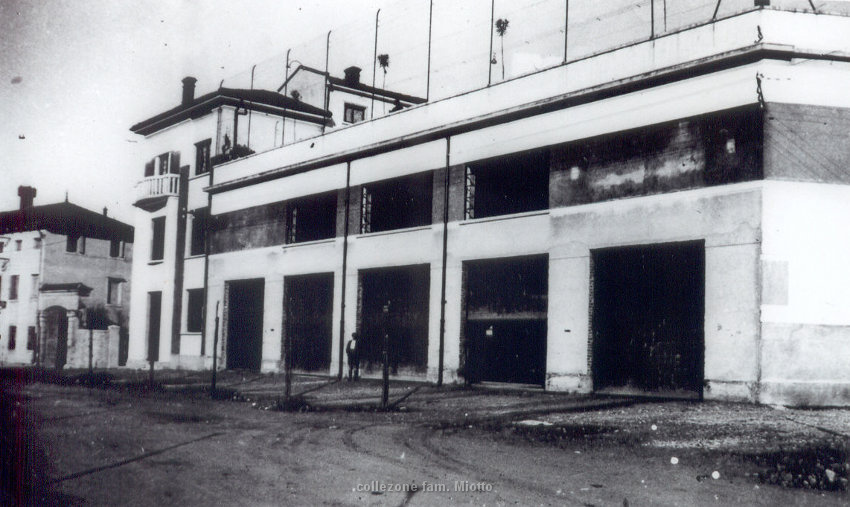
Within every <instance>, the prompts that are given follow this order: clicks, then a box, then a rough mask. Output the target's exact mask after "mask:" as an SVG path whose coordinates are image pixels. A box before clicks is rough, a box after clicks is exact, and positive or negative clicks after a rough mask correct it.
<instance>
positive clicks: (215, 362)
mask: <svg viewBox="0 0 850 507" xmlns="http://www.w3.org/2000/svg"><path fill="white" fill-rule="evenodd" d="M220 302H221V301H216V302H215V329H214V331H213V367H212V386H211V388H210V396H212V397H215V374H216V370H217V369H218V305H219V303H220Z"/></svg>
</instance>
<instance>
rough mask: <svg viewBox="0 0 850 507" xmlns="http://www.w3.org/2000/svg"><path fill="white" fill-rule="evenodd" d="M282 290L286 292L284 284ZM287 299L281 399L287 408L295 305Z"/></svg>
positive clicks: (289, 393) (290, 377) (290, 299)
mask: <svg viewBox="0 0 850 507" xmlns="http://www.w3.org/2000/svg"><path fill="white" fill-rule="evenodd" d="M283 290H284V291H286V285H285V284H284V288H283ZM288 299H289V300H288V301H287V303H288V304H287V309H286V326H285V327H284V331H283V332H284V333H286V336H285V337H284V340H283V385H284V388H283V399H284V400H285V402H286V404H287V406H288V405H289V397H290V396H291V395H292V318H293V316H292V306H293V305H294V304H295V301H294V299H295V298H293V297H292V295H291V294H290V295H289V296H288Z"/></svg>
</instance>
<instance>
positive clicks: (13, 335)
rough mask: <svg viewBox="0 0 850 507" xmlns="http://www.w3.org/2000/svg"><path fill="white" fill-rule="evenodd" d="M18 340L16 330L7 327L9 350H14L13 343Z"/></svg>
mask: <svg viewBox="0 0 850 507" xmlns="http://www.w3.org/2000/svg"><path fill="white" fill-rule="evenodd" d="M17 338H18V328H17V327H16V326H9V350H15V341H16V340H17Z"/></svg>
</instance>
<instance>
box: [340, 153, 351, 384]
mask: <svg viewBox="0 0 850 507" xmlns="http://www.w3.org/2000/svg"><path fill="white" fill-rule="evenodd" d="M350 210H351V161H348V162H346V163H345V223H344V224H343V226H342V227H343V233H342V275H341V276H340V278H341V280H340V297H339V301H340V304H339V306H340V308H339V368H338V371H337V376H336V378H337V380H339V381H340V382H342V359H343V354H344V352H345V278H346V276H347V275H346V269H347V268H348V220H349V216H350V213H351V211H350Z"/></svg>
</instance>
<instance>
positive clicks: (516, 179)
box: [464, 150, 549, 219]
mask: <svg viewBox="0 0 850 507" xmlns="http://www.w3.org/2000/svg"><path fill="white" fill-rule="evenodd" d="M464 183H465V184H464V187H465V191H466V195H465V196H464V217H465V218H466V219H471V218H485V217H492V216H498V215H509V214H512V213H523V212H527V211H537V210H544V209H548V208H549V153H548V151H545V150H543V151H535V152H530V153H523V154H521V155H509V156H504V157H499V158H496V159H493V160H488V161H486V162H480V163H476V164H470V165H469V166H468V167H467V168H466V180H465V182H464Z"/></svg>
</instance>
